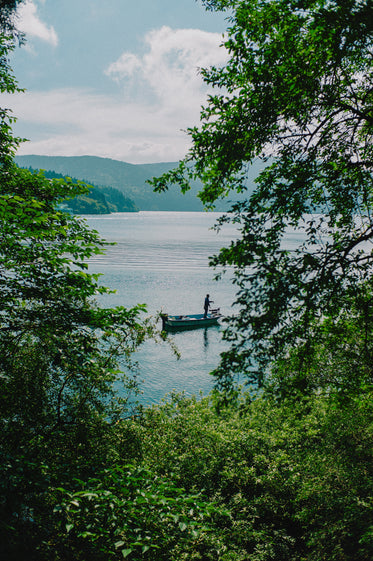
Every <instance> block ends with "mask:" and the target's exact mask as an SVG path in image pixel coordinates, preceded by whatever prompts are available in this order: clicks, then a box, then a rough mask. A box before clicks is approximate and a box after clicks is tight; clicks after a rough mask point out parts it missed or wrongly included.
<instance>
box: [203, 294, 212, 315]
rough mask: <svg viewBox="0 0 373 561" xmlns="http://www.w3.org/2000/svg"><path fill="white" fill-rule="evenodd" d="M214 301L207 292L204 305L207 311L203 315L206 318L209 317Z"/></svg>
mask: <svg viewBox="0 0 373 561" xmlns="http://www.w3.org/2000/svg"><path fill="white" fill-rule="evenodd" d="M213 303H214V301H213V300H210V294H206V298H205V303H204V305H203V307H204V310H205V313H204V315H203V317H204V318H207V313H208V311H209V307H210V304H213Z"/></svg>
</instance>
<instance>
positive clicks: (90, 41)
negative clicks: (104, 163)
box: [2, 0, 228, 164]
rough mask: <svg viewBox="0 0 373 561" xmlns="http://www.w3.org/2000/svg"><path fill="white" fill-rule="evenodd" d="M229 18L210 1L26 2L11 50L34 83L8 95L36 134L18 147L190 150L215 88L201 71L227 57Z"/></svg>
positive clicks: (141, 158)
mask: <svg viewBox="0 0 373 561" xmlns="http://www.w3.org/2000/svg"><path fill="white" fill-rule="evenodd" d="M226 18H227V15H226V14H223V13H213V12H209V11H206V10H205V9H204V8H203V6H202V4H201V2H200V0H105V2H103V1H102V0H63V1H61V0H26V2H24V4H22V5H21V7H20V8H19V12H18V24H17V27H18V28H19V29H20V30H22V31H23V32H24V33H25V34H26V45H24V46H23V47H21V48H17V49H16V51H15V52H14V53H13V54H12V57H11V66H12V67H13V70H14V73H15V76H16V79H17V80H18V83H19V85H20V87H22V88H25V90H26V91H25V92H24V93H20V94H12V95H10V96H7V95H6V96H5V97H7V99H6V106H7V107H9V108H10V109H12V111H13V114H14V116H15V117H16V118H17V123H16V125H15V126H14V133H15V134H16V135H17V136H21V137H23V138H27V139H28V141H27V142H25V143H23V144H22V145H21V147H20V148H19V150H18V152H17V153H18V154H38V155H51V156H81V155H92V156H100V157H104V158H112V159H115V160H121V161H125V162H128V163H133V164H136V163H155V162H175V161H177V160H179V159H181V158H183V156H184V155H185V154H186V152H187V150H188V147H189V145H190V139H189V137H188V135H187V134H186V133H185V130H186V128H188V127H192V126H194V125H198V122H199V114H200V107H201V105H202V104H203V103H204V102H205V100H206V96H207V93H208V90H207V86H206V85H205V84H204V83H203V81H202V78H201V76H200V75H199V72H198V69H199V68H201V67H206V66H210V65H221V64H224V62H225V61H226V59H227V53H226V51H225V49H224V47H222V46H221V43H222V41H223V33H224V31H225V30H226V28H227V26H228V23H227V20H226ZM2 97H4V95H3V96H2ZM2 106H3V104H2Z"/></svg>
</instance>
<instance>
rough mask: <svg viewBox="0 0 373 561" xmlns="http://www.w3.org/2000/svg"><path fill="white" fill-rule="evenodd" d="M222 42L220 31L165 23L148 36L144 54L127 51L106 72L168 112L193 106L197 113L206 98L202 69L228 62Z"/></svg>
mask: <svg viewBox="0 0 373 561" xmlns="http://www.w3.org/2000/svg"><path fill="white" fill-rule="evenodd" d="M221 42H222V37H221V35H220V34H218V33H209V32H206V31H201V30H199V29H176V30H173V29H171V28H169V27H166V26H164V27H162V28H161V29H157V30H154V31H151V32H149V33H148V34H147V35H146V37H145V41H144V43H145V46H146V52H145V53H144V54H143V55H142V56H138V55H134V54H132V53H129V52H125V53H123V54H122V55H121V56H120V57H119V59H118V60H117V61H116V62H114V63H112V64H111V65H110V66H109V67H108V69H107V70H106V73H107V75H108V76H110V77H112V78H113V79H114V80H116V81H119V82H120V81H121V82H122V83H123V85H124V88H125V91H127V92H129V91H131V92H136V91H137V95H141V97H142V99H143V100H147V101H148V103H154V104H155V103H157V104H160V105H161V106H163V107H164V108H168V110H169V113H172V112H177V111H179V110H180V109H182V111H183V112H185V110H186V109H188V107H190V108H193V109H192V112H193V115H194V116H195V108H196V107H199V106H200V105H201V103H202V102H203V101H204V100H205V99H206V88H205V87H204V86H203V82H202V79H201V76H200V75H199V68H202V67H206V66H211V65H219V64H222V63H224V62H225V61H226V58H227V53H226V51H225V50H224V49H223V48H220V44H221ZM140 90H141V93H139V91H140ZM189 113H190V112H189V111H187V114H189Z"/></svg>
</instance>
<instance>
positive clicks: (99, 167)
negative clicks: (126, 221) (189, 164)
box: [15, 155, 255, 211]
mask: <svg viewBox="0 0 373 561" xmlns="http://www.w3.org/2000/svg"><path fill="white" fill-rule="evenodd" d="M15 162H16V164H18V165H19V166H20V167H32V168H33V169H43V170H53V171H55V172H57V173H60V174H62V175H67V176H69V177H76V178H78V179H80V180H82V181H87V182H88V183H93V184H95V185H99V186H107V187H114V188H115V189H119V190H120V191H122V192H123V193H124V195H125V196H126V197H129V198H131V199H132V200H133V201H134V202H135V205H136V206H137V207H138V208H139V209H140V210H170V211H171V210H174V211H175V210H176V211H177V210H179V211H200V210H203V205H202V203H201V201H200V200H199V199H198V198H197V193H198V191H200V190H201V184H200V183H197V182H196V183H195V184H194V185H192V189H191V190H190V191H189V192H188V193H186V194H185V195H183V194H182V193H180V191H179V190H178V189H177V188H171V189H170V190H169V191H167V192H166V193H153V190H152V188H151V186H150V185H148V184H147V183H146V180H147V179H151V178H152V177H156V176H160V175H162V174H163V173H164V172H166V171H168V170H170V169H173V168H174V167H175V166H176V165H177V163H176V162H165V163H156V164H128V163H126V162H120V161H118V160H111V159H109V158H99V157H96V156H36V155H30V156H16V157H15ZM254 175H255V173H254V171H253V176H254ZM236 198H238V196H234V195H232V199H236ZM227 207H228V204H227V203H222V204H219V206H218V210H224V209H225V208H227Z"/></svg>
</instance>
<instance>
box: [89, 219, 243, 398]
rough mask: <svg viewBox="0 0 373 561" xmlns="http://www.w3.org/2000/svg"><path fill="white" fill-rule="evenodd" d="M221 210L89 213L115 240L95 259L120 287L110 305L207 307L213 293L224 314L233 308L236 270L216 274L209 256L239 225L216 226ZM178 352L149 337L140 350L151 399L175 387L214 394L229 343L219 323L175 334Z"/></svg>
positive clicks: (97, 268) (173, 309) (174, 309)
mask: <svg viewBox="0 0 373 561" xmlns="http://www.w3.org/2000/svg"><path fill="white" fill-rule="evenodd" d="M218 216H219V214H218V213H203V212H140V213H116V214H111V215H103V216H102V215H101V216H88V217H86V219H87V221H88V223H89V225H90V226H91V227H92V228H94V229H96V230H97V231H98V232H99V233H100V234H101V236H102V237H103V238H104V239H106V240H107V241H109V242H116V245H115V246H112V247H109V248H108V249H107V251H106V254H105V255H101V256H97V257H95V258H93V259H92V260H91V261H90V270H91V272H100V273H103V274H104V275H103V277H102V283H103V284H105V285H106V286H109V287H110V288H112V289H115V290H116V293H115V294H114V295H109V296H105V297H104V302H103V303H104V304H105V305H108V306H116V305H123V306H126V307H131V306H134V305H136V304H138V303H145V304H146V305H147V308H148V312H149V314H150V315H153V314H156V313H157V312H159V311H160V310H162V311H164V312H167V313H170V314H193V313H202V312H203V300H204V297H205V295H206V294H207V293H209V294H210V297H211V298H212V299H213V300H214V302H215V305H216V306H219V307H220V308H221V311H222V313H223V314H226V315H227V314H230V313H232V302H233V301H234V295H235V290H234V287H233V285H232V283H231V280H230V278H229V276H228V275H227V276H224V277H223V279H222V280H221V281H218V282H217V281H214V280H213V276H214V271H213V269H212V268H211V267H209V265H208V263H209V257H210V256H211V255H213V254H215V253H217V252H218V251H219V249H220V248H221V247H223V246H224V245H227V244H229V242H230V240H231V239H232V237H234V236H235V235H236V232H235V230H234V228H233V227H232V226H226V227H224V229H223V231H221V232H220V233H216V232H215V231H213V230H212V229H211V228H212V226H213V225H214V223H215V221H216V219H217V217H218ZM169 337H170V338H172V340H173V341H174V342H175V343H176V345H177V347H178V349H179V351H180V353H181V358H180V359H177V358H176V357H175V356H174V355H173V353H172V352H171V350H170V348H169V346H168V345H166V344H155V343H153V342H147V343H146V344H145V345H144V347H143V348H142V349H141V350H140V351H139V352H138V353H137V360H138V363H139V372H140V378H141V380H142V381H143V382H142V389H143V395H142V398H141V401H142V402H143V403H144V404H151V403H154V402H158V401H159V400H160V399H161V398H162V397H164V396H165V394H167V393H169V392H170V391H172V390H176V391H185V393H186V394H187V395H191V394H198V393H199V391H202V392H203V393H204V394H205V393H208V392H209V391H210V389H212V387H213V378H212V377H211V376H210V372H211V370H213V369H214V368H215V367H216V366H217V365H218V362H219V355H220V353H221V352H222V351H223V350H224V348H225V346H226V343H224V342H223V341H222V340H221V330H220V328H219V327H210V328H209V329H197V330H193V331H184V332H180V333H175V334H172V335H170V336H169Z"/></svg>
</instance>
